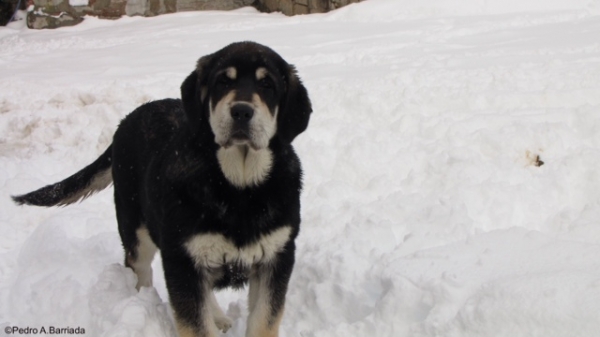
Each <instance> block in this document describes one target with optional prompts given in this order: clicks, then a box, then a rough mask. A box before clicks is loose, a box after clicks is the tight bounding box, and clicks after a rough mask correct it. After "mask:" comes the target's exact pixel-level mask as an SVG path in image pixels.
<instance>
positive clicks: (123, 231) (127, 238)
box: [115, 191, 158, 290]
mask: <svg viewBox="0 0 600 337" xmlns="http://www.w3.org/2000/svg"><path fill="white" fill-rule="evenodd" d="M116 192H117V191H115V208H116V212H117V222H118V223H119V235H120V236H121V241H122V242H123V248H124V249H125V266H127V267H129V268H131V269H133V271H134V272H135V274H136V275H137V278H138V281H137V285H136V288H137V289H138V290H139V289H140V287H151V286H152V266H151V264H152V260H153V259H154V255H155V253H156V251H157V250H158V248H157V247H156V245H155V244H154V242H153V241H152V238H151V237H150V234H149V233H148V229H147V228H146V226H144V224H143V223H142V219H141V215H140V214H139V212H137V208H136V206H134V205H133V204H132V203H125V202H123V201H122V198H119V196H118V195H117V193H116Z"/></svg>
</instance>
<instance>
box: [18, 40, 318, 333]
mask: <svg viewBox="0 0 600 337" xmlns="http://www.w3.org/2000/svg"><path fill="white" fill-rule="evenodd" d="M311 113H312V107H311V102H310V99H309V97H308V92H307V90H306V88H305V87H304V85H303V84H302V82H301V80H300V78H299V77H298V75H297V73H296V70H295V67H294V66H293V65H290V64H288V63H287V62H286V61H285V60H284V59H283V58H282V57H281V56H280V55H279V54H277V53H276V52H275V51H273V50H272V49H270V48H268V47H266V46H263V45H260V44H257V43H254V42H238V43H233V44H230V45H228V46H226V47H224V48H223V49H221V50H219V51H217V52H215V53H213V54H210V55H207V56H204V57H202V58H200V59H199V60H198V62H197V66H196V68H195V70H194V71H192V73H191V74H190V75H189V76H188V77H187V78H186V79H185V80H184V82H183V84H182V85H181V99H164V100H159V101H153V102H150V103H146V104H144V105H142V106H140V107H138V108H137V109H135V110H134V111H133V112H131V113H130V114H129V115H127V116H126V117H125V118H124V119H123V120H122V121H121V123H120V125H119V126H118V128H117V130H116V132H115V134H114V137H113V142H112V144H111V145H110V146H109V147H108V149H107V150H106V151H105V152H104V153H103V154H102V155H101V156H100V157H99V158H98V159H96V160H95V161H94V162H93V163H92V164H90V165H88V166H87V167H85V168H83V169H82V170H81V171H79V172H77V173H75V174H74V175H72V176H70V177H68V178H66V179H65V180H63V181H61V182H58V183H55V184H53V185H48V186H46V187H43V188H40V189H39V190H36V191H34V192H30V193H27V194H24V195H20V196H13V200H14V201H15V202H16V203H18V204H28V205H37V206H57V205H68V204H72V203H74V202H77V201H80V200H83V199H85V198H87V197H88V196H90V195H91V194H93V193H95V192H97V191H100V190H102V189H104V188H106V187H108V186H109V185H110V184H111V183H113V184H114V201H115V207H116V216H117V223H118V228H119V234H120V237H121V240H122V243H123V248H124V250H125V265H126V266H127V267H129V268H131V269H133V271H134V272H135V274H136V275H137V278H138V281H137V288H138V289H139V288H140V287H149V286H152V267H151V262H152V259H153V257H154V255H155V253H156V252H157V251H158V250H160V254H161V257H162V261H163V267H164V276H165V280H166V285H167V289H168V293H169V298H170V303H171V306H172V308H173V312H174V318H175V325H176V328H177V331H178V333H179V336H181V337H188V336H202V337H213V336H217V335H218V334H219V330H221V331H223V332H226V331H227V329H229V328H230V327H231V325H232V320H231V319H230V318H228V317H227V316H226V315H225V314H224V313H223V311H222V310H221V308H220V307H219V305H218V304H217V301H216V299H215V295H214V292H213V291H214V290H218V289H221V288H224V287H236V288H239V287H243V286H244V285H246V284H249V296H248V303H249V316H248V324H247V331H246V336H247V337H265V336H270V337H271V336H277V335H278V329H279V325H280V322H281V319H282V314H283V310H284V304H285V295H286V292H287V286H288V282H289V279H290V275H291V273H292V269H293V266H294V261H295V257H294V253H295V243H294V240H295V238H296V236H297V235H298V231H299V226H300V193H301V189H302V168H301V165H300V160H299V158H298V156H297V155H296V153H295V152H294V149H293V147H292V145H291V143H292V141H293V140H294V138H295V137H296V136H297V135H299V134H300V133H302V132H303V131H304V130H305V129H306V128H307V126H308V122H309V118H310V115H311Z"/></svg>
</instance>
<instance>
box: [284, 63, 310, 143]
mask: <svg viewBox="0 0 600 337" xmlns="http://www.w3.org/2000/svg"><path fill="white" fill-rule="evenodd" d="M287 68H288V69H287V76H286V77H287V78H286V80H287V83H286V85H287V89H286V94H285V98H284V100H283V105H282V106H281V107H280V111H279V116H278V117H277V119H278V120H277V133H278V135H279V137H280V138H281V139H282V140H283V141H284V142H285V143H291V142H292V141H293V140H294V138H296V136H298V135H299V134H301V133H302V132H303V131H304V130H306V127H307V126H308V120H309V119H310V114H311V112H312V106H311V103H310V99H309V98H308V92H307V91H306V88H305V87H304V85H303V84H302V81H301V80H300V78H299V77H298V75H297V74H296V68H295V67H294V66H292V65H288V67H287Z"/></svg>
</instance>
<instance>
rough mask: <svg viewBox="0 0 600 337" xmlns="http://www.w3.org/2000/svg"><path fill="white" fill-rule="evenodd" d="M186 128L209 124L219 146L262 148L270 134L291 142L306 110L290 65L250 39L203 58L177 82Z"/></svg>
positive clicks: (307, 104)
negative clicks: (179, 83) (188, 125)
mask: <svg viewBox="0 0 600 337" xmlns="http://www.w3.org/2000/svg"><path fill="white" fill-rule="evenodd" d="M181 97H182V101H183V105H184V109H185V113H186V116H187V118H188V121H189V123H190V126H191V127H192V128H197V129H199V128H202V127H206V126H207V125H209V126H210V129H211V130H212V132H213V134H214V138H215V142H216V143H217V144H218V145H219V146H221V147H225V148H226V147H229V146H231V145H248V146H250V147H252V148H254V149H255V150H258V149H262V148H266V147H267V146H268V145H269V142H270V141H271V139H272V138H273V137H279V139H281V140H282V141H283V142H286V143H291V142H292V140H294V138H295V137H296V136H297V135H298V134H300V133H301V132H303V131H304V130H305V129H306V127H307V126H308V120H309V117H310V113H311V112H312V108H311V104H310V100H309V98H308V94H307V91H306V88H305V87H304V86H303V85H302V82H301V81H300V79H299V78H298V76H297V75H296V70H295V68H294V67H293V66H292V65H290V64H288V63H287V62H285V61H284V60H283V58H281V56H279V54H277V53H276V52H274V51H273V50H271V49H270V48H268V47H265V46H263V45H260V44H257V43H254V42H239V43H233V44H230V45H229V46H227V47H225V48H223V49H221V50H219V51H217V52H216V53H214V54H210V55H207V56H204V57H202V58H200V60H198V64H197V67H196V69H195V70H194V71H193V72H192V73H191V74H190V75H189V76H188V77H187V78H186V80H185V81H184V82H183V84H182V85H181Z"/></svg>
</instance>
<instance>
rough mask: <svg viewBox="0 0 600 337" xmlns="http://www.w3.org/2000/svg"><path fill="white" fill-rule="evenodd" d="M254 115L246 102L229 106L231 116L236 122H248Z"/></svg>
mask: <svg viewBox="0 0 600 337" xmlns="http://www.w3.org/2000/svg"><path fill="white" fill-rule="evenodd" d="M252 116H254V109H252V107H251V106H249V105H246V104H237V105H234V106H233V107H231V117H232V118H233V120H234V121H236V122H248V121H249V120H251V119H252Z"/></svg>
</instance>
